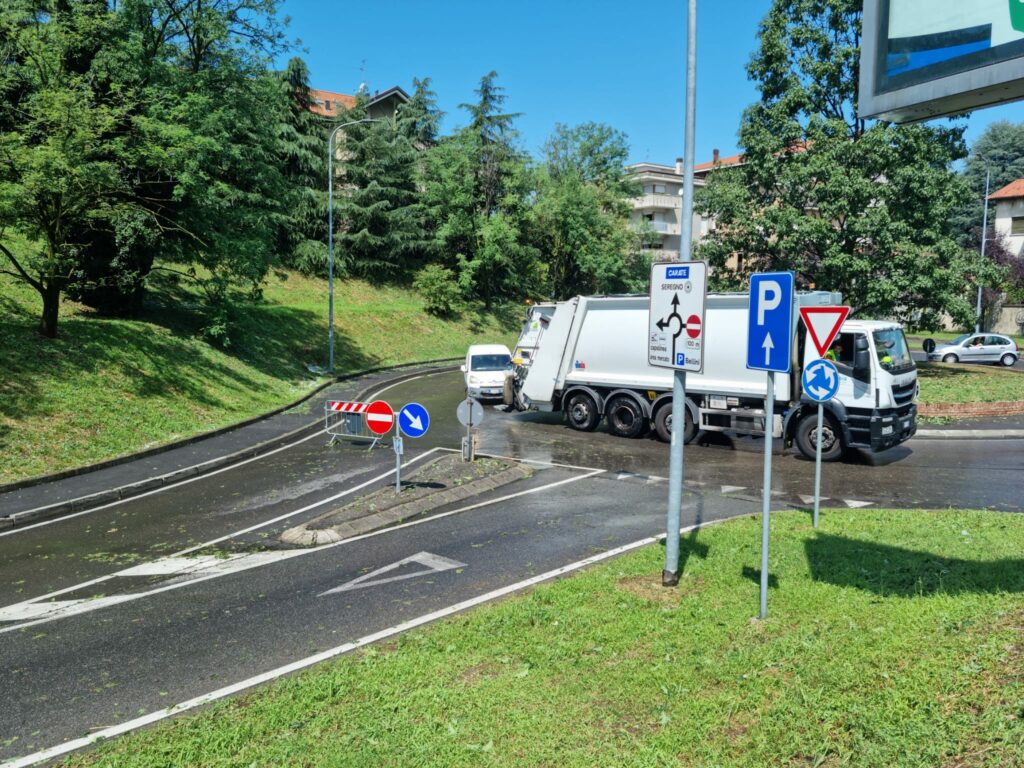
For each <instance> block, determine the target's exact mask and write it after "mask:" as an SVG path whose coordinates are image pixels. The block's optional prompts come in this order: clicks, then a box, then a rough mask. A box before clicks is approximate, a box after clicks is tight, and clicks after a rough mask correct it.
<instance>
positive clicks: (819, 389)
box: [801, 360, 839, 403]
mask: <svg viewBox="0 0 1024 768" xmlns="http://www.w3.org/2000/svg"><path fill="white" fill-rule="evenodd" d="M801 382H802V383H803V388H804V394H806V395H807V396H808V397H809V398H811V400H813V401H814V402H816V403H824V402H826V401H827V400H831V399H832V398H833V397H835V396H836V392H838V391H839V371H838V370H836V367H835V366H834V365H832V363H830V362H829V361H828V360H815V361H814V362H813V363H811V364H810V365H808V366H807V367H806V368H804V375H803V376H802V377H801Z"/></svg>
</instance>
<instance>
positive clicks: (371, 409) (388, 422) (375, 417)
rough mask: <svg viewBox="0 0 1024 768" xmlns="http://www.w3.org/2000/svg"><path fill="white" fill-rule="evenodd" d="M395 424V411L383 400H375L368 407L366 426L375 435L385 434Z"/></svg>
mask: <svg viewBox="0 0 1024 768" xmlns="http://www.w3.org/2000/svg"><path fill="white" fill-rule="evenodd" d="M394 424H395V412H394V411H393V410H391V406H390V405H388V404H387V403H385V402H384V401H383V400H374V401H373V402H372V403H370V404H369V405H368V406H367V408H366V428H367V429H369V430H370V431H371V432H373V434H375V435H385V434H387V433H388V432H390V431H391V427H393V426H394Z"/></svg>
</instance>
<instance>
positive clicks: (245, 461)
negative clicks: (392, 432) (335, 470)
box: [0, 371, 450, 538]
mask: <svg viewBox="0 0 1024 768" xmlns="http://www.w3.org/2000/svg"><path fill="white" fill-rule="evenodd" d="M442 373H450V371H432V372H430V373H423V374H420V375H419V376H413V377H411V378H408V379H402V381H398V382H395V383H394V384H389V385H388V386H386V387H384V388H383V389H379V390H377V391H376V392H374V393H373V394H371V395H368V396H367V398H366V399H367V400H375V399H377V398H378V397H380V395H382V394H383V393H384V392H387V391H388V390H389V389H392V388H394V387H397V386H400V385H402V384H408V383H409V382H410V381H416V380H417V379H424V378H426V377H428V376H437V375H439V374H442ZM316 423H317V422H316V421H314V422H311V423H310V426H313V425H314V424H316ZM326 431H327V430H325V429H321V430H317V431H316V432H314V433H313V434H311V435H307V436H306V437H303V438H300V439H298V440H296V441H295V442H292V443H288V444H286V445H282V446H279V447H277V448H274V449H273V450H270V451H267V452H266V453H261V454H259V455H258V456H251V457H250V458H248V459H243V460H241V461H237V462H234V463H232V464H229V465H227V466H226V467H221V468H220V469H214V470H211V471H210V472H204V473H202V474H199V475H196V476H195V477H189V478H186V479H185V480H179V481H178V482H176V483H171V484H169V485H162V486H160V487H159V488H154V489H153V490H151V491H145V492H144V493H139V494H135V495H133V496H128V497H126V498H123V499H118V500H117V501H111V502H109V503H107V504H101V505H100V506H98V507H90V508H89V509H83V510H82V511H81V512H74V513H72V514H70V515H61V516H60V517H55V518H53V519H52V520H43V521H41V522H38V523H33V524H32V525H20V526H18V527H17V528H11V529H10V530H7V531H4V532H2V533H0V538H3V537H4V536H14V535H15V534H17V533H24V532H25V531H31V530H32V529H33V528H39V527H41V526H44V525H54V524H55V523H62V522H64V521H65V520H72V519H74V518H76V517H81V516H82V515H90V514H92V513H93V512H99V511H101V510H104V509H110V508H111V507H116V506H117V505H118V504H124V503H125V502H128V501H135V500H136V499H144V498H146V497H147V496H152V495H154V494H156V493H163V492H164V491H169V490H171V489H172V488H180V487H181V486H183V485H188V484H189V483H194V482H196V481H198V480H204V479H206V478H207V477H213V476H214V475H219V474H220V473H221V472H227V471H229V470H232V469H235V468H237V467H243V466H245V465H246V464H250V463H252V462H254V461H259V460H260V459H265V458H267V457H268V456H273V455H274V454H275V453H280V452H281V451H286V450H288V449H289V448H294V447H295V446H296V445H301V444H302V443H304V442H306V441H307V440H312V439H313V438H314V437H316V436H317V435H323V434H325V433H326ZM219 458H220V457H219V456H215V457H214V458H212V459H207V460H206V461H201V462H199V463H198V464H192V465H190V466H187V467H181V468H180V469H176V470H174V471H173V472H168V473H166V474H167V475H176V474H178V473H180V472H185V471H188V470H190V469H196V468H197V467H202V466H205V465H207V464H209V463H211V462H214V461H217V460H218V459H219ZM165 476H166V475H153V476H152V477H146V478H143V479H142V480H140V481H138V482H145V481H146V480H154V479H157V478H160V477H165ZM81 498H87V497H81ZM69 501H78V499H69ZM61 503H65V502H61ZM50 506H53V505H52V504H47V505H44V506H42V507H35V508H34V509H27V510H23V511H22V512H20V513H18V514H24V513H25V512H35V511H36V510H40V509H46V508H47V507H50Z"/></svg>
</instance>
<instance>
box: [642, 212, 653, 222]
mask: <svg viewBox="0 0 1024 768" xmlns="http://www.w3.org/2000/svg"><path fill="white" fill-rule="evenodd" d="M644 218H645V219H647V220H648V221H654V214H653V213H645V214H644Z"/></svg>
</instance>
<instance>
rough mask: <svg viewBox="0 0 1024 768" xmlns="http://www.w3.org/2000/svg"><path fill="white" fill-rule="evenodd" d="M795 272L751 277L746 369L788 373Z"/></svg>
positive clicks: (761, 274) (791, 347) (767, 273)
mask: <svg viewBox="0 0 1024 768" xmlns="http://www.w3.org/2000/svg"><path fill="white" fill-rule="evenodd" d="M793 293H794V279H793V273H792V272H760V273H758V274H755V275H751V276H750V314H749V317H748V320H747V368H751V369H753V370H756V371H775V372H777V373H789V371H790V368H791V366H792V356H793Z"/></svg>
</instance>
